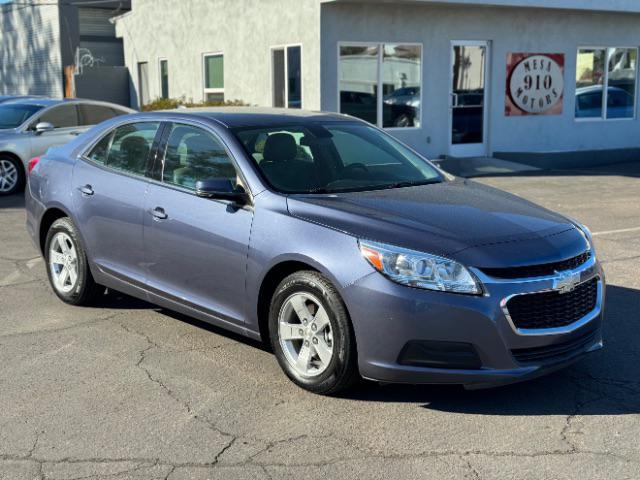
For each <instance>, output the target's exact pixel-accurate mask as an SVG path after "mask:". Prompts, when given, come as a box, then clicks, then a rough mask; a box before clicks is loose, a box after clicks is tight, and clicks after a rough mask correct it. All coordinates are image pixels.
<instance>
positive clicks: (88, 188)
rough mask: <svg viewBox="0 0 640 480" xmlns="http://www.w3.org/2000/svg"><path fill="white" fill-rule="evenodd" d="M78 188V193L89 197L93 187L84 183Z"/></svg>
mask: <svg viewBox="0 0 640 480" xmlns="http://www.w3.org/2000/svg"><path fill="white" fill-rule="evenodd" d="M78 190H80V193H82V195H84V196H85V197H90V196H91V195H93V193H94V192H93V187H92V186H91V185H85V186H84V187H78Z"/></svg>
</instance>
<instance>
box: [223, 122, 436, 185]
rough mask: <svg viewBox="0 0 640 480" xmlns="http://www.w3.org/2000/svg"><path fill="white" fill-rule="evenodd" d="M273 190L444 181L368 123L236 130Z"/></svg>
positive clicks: (431, 168) (313, 124)
mask: <svg viewBox="0 0 640 480" xmlns="http://www.w3.org/2000/svg"><path fill="white" fill-rule="evenodd" d="M233 132H234V134H235V135H236V137H237V138H238V139H239V140H240V142H241V143H242V144H243V145H244V148H245V149H246V151H247V153H249V155H250V156H251V157H252V158H253V160H254V161H255V163H256V164H257V165H258V167H259V169H260V171H261V172H262V174H263V175H264V177H265V178H266V179H267V181H268V182H269V183H270V184H271V186H272V187H273V188H275V189H276V190H278V191H280V192H283V193H336V192H354V191H364V190H382V189H388V188H399V187H407V186H414V185H426V184H430V183H439V182H441V181H443V177H442V176H441V174H440V173H439V172H438V170H436V169H435V168H434V167H433V166H431V165H430V164H429V163H428V162H427V161H425V160H424V159H423V158H422V157H420V156H419V155H417V154H415V153H414V152H413V151H411V150H410V149H408V148H407V147H405V146H404V145H402V144H401V143H400V142H398V141H396V140H394V139H393V137H391V136H389V135H387V134H385V133H382V132H380V131H379V130H377V129H375V128H373V127H370V126H368V125H365V124H362V123H346V122H333V123H331V122H327V123H310V124H304V125H287V126H281V127H263V128H256V127H243V128H236V129H233Z"/></svg>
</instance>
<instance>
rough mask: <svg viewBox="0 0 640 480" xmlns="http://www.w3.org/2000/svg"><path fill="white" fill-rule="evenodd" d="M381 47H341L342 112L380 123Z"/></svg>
mask: <svg viewBox="0 0 640 480" xmlns="http://www.w3.org/2000/svg"><path fill="white" fill-rule="evenodd" d="M378 50H379V48H378V46H377V45H372V46H364V47H362V46H342V47H340V112H342V113H346V114H348V115H352V116H354V117H357V118H361V119H362V120H365V121H367V122H369V123H373V124H374V125H375V124H377V123H378Z"/></svg>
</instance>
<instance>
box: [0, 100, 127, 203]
mask: <svg viewBox="0 0 640 480" xmlns="http://www.w3.org/2000/svg"><path fill="white" fill-rule="evenodd" d="M131 112H133V110H131V109H129V108H126V107H123V106H120V105H115V104H112V103H105V102H96V101H92V100H76V99H72V100H59V99H58V100H56V99H48V98H26V99H18V100H12V101H7V102H2V103H0V196H2V195H11V194H13V193H16V192H19V191H21V190H22V189H23V188H24V184H25V178H26V173H27V171H28V168H29V167H28V165H29V161H30V160H31V159H32V158H33V157H37V156H39V155H43V154H44V153H45V152H46V151H47V150H48V149H49V148H50V147H57V146H61V145H64V144H66V143H67V142H69V141H71V140H72V139H74V138H75V137H76V136H78V135H79V134H81V133H82V132H84V131H85V130H87V129H88V128H90V127H91V126H93V125H97V124H98V123H100V122H103V121H105V120H109V119H111V118H114V117H117V116H119V115H125V114H127V113H131Z"/></svg>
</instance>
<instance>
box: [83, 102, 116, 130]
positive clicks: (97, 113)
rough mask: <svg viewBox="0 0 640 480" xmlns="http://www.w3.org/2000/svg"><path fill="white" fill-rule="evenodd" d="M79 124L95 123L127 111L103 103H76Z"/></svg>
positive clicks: (88, 124)
mask: <svg viewBox="0 0 640 480" xmlns="http://www.w3.org/2000/svg"><path fill="white" fill-rule="evenodd" d="M78 110H79V112H80V125H84V126H90V125H97V124H99V123H101V122H104V121H106V120H111V119H112V118H115V117H118V116H120V115H125V114H126V113H127V112H125V111H124V110H119V109H117V108H112V107H107V106H105V105H78Z"/></svg>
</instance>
